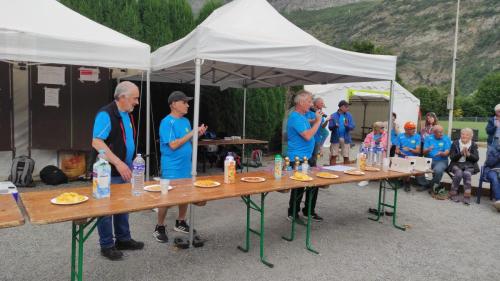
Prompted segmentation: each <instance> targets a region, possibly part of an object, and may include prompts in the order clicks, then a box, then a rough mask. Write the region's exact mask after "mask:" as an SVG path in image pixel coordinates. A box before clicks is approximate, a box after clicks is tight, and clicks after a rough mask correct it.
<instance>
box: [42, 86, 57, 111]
mask: <svg viewBox="0 0 500 281" xmlns="http://www.w3.org/2000/svg"><path fill="white" fill-rule="evenodd" d="M44 90H45V102H44V104H43V105H44V106H55V107H59V88H47V87H45V88H44Z"/></svg>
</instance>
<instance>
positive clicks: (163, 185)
mask: <svg viewBox="0 0 500 281" xmlns="http://www.w3.org/2000/svg"><path fill="white" fill-rule="evenodd" d="M169 185H170V180H169V179H160V190H161V194H167V193H168V186H169Z"/></svg>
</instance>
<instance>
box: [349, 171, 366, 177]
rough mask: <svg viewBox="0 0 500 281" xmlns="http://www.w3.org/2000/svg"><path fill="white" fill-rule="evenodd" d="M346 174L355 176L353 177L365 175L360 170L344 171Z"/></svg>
mask: <svg viewBox="0 0 500 281" xmlns="http://www.w3.org/2000/svg"><path fill="white" fill-rule="evenodd" d="M344 173H346V174H348V175H353V176H362V175H364V174H365V173H363V172H361V171H359V170H349V171H344Z"/></svg>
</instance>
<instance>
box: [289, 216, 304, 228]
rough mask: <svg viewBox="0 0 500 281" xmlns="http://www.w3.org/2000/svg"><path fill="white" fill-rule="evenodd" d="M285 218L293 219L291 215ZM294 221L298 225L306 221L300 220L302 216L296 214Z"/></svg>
mask: <svg viewBox="0 0 500 281" xmlns="http://www.w3.org/2000/svg"><path fill="white" fill-rule="evenodd" d="M287 220H289V221H293V217H292V215H289V216H288V217H287ZM295 223H296V224H298V225H304V226H305V225H306V222H305V221H304V220H302V218H301V217H300V216H299V215H297V216H296V217H295Z"/></svg>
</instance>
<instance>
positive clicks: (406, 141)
mask: <svg viewBox="0 0 500 281" xmlns="http://www.w3.org/2000/svg"><path fill="white" fill-rule="evenodd" d="M416 128H417V126H416V125H415V123H413V122H411V121H409V122H406V123H405V125H404V130H405V132H404V133H401V134H399V135H398V137H397V138H396V139H395V140H394V144H395V145H396V154H397V155H398V156H399V157H402V158H404V157H406V156H419V155H420V135H419V134H415V129H416ZM403 185H404V190H405V191H406V192H410V190H411V187H410V178H405V179H403Z"/></svg>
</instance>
